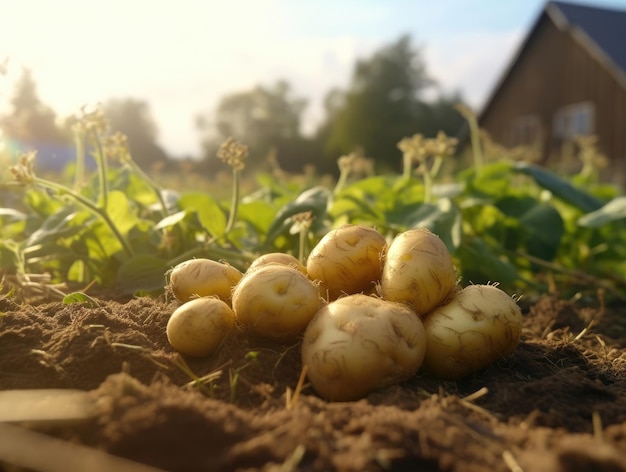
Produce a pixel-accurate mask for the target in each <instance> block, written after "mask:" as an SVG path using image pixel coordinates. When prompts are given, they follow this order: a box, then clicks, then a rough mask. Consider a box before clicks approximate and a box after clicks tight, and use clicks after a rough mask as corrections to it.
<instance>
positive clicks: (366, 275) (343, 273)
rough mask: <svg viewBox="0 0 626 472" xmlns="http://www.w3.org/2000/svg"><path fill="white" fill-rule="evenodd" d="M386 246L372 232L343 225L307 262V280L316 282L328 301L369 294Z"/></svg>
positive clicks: (323, 240) (314, 251)
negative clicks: (343, 296)
mask: <svg viewBox="0 0 626 472" xmlns="http://www.w3.org/2000/svg"><path fill="white" fill-rule="evenodd" d="M386 245H387V242H386V240H385V238H384V236H383V235H382V234H380V233H379V232H378V231H377V230H376V229H374V228H371V227H368V226H364V225H344V226H341V227H339V228H337V229H334V230H332V231H329V232H328V233H327V234H326V235H325V236H324V237H323V238H322V239H321V240H320V241H319V243H317V245H316V246H315V247H314V248H313V250H312V251H311V253H310V254H309V257H308V259H307V264H306V270H307V273H308V274H309V278H310V279H312V280H317V281H319V282H320V291H321V292H322V293H323V294H324V292H326V294H327V297H325V298H327V299H328V300H336V299H337V298H338V297H339V296H341V295H350V294H354V293H369V292H370V291H371V289H372V287H374V286H375V285H376V284H377V283H379V281H380V276H381V274H382V267H383V266H382V254H383V252H384V249H385V247H386Z"/></svg>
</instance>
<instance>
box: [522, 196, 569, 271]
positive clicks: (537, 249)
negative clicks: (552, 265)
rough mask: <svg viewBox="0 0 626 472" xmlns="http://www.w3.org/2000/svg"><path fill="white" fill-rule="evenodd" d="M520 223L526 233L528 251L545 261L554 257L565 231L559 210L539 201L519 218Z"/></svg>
mask: <svg viewBox="0 0 626 472" xmlns="http://www.w3.org/2000/svg"><path fill="white" fill-rule="evenodd" d="M520 224H521V227H522V228H524V231H525V232H526V233H527V235H528V236H527V239H526V248H527V250H528V253H529V254H531V255H533V256H536V257H540V258H541V259H544V260H547V261H549V260H552V259H554V256H555V255H556V253H557V251H558V249H559V244H560V242H561V238H562V237H563V234H564V233H565V224H564V223H563V219H562V218H561V215H560V214H559V212H558V211H556V210H555V209H554V208H553V207H551V206H550V205H547V204H545V203H540V204H538V205H536V206H534V207H533V208H531V209H530V210H529V211H527V212H526V213H525V214H524V215H523V216H522V217H521V218H520Z"/></svg>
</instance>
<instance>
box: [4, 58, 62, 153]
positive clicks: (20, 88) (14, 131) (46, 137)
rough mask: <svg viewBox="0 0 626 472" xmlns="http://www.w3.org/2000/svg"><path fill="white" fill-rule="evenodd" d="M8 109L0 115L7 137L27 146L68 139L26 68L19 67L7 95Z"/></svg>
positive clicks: (51, 143) (58, 142) (46, 144)
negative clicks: (42, 99)
mask: <svg viewBox="0 0 626 472" xmlns="http://www.w3.org/2000/svg"><path fill="white" fill-rule="evenodd" d="M10 106H11V109H10V111H9V112H8V114H6V115H5V116H2V117H0V129H1V130H2V133H3V134H4V136H5V138H7V139H8V140H9V141H13V142H15V143H19V144H20V145H29V146H36V147H40V146H54V145H61V144H65V143H67V142H68V141H69V138H68V136H67V134H66V133H64V132H63V131H62V129H61V128H60V127H59V126H58V125H57V123H56V114H55V113H54V111H53V110H52V108H50V107H49V106H47V105H46V104H44V103H43V102H42V101H41V100H40V98H39V95H38V93H37V84H36V83H35V79H34V78H33V76H32V73H31V71H30V70H29V69H23V70H22V75H21V77H20V78H19V80H18V81H17V83H16V85H15V88H14V91H13V94H12V95H11V98H10Z"/></svg>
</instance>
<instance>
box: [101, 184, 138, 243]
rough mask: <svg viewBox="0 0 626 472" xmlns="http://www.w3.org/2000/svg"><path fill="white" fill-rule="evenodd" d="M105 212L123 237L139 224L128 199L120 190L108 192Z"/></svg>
mask: <svg viewBox="0 0 626 472" xmlns="http://www.w3.org/2000/svg"><path fill="white" fill-rule="evenodd" d="M106 211H107V213H108V215H109V218H111V220H112V221H113V223H114V224H115V226H116V227H117V229H118V230H119V231H120V233H122V234H123V235H124V236H126V235H127V234H128V232H129V231H130V230H131V229H132V228H133V227H134V226H135V225H136V224H137V223H138V222H139V218H138V217H137V215H136V214H135V212H134V211H133V208H132V207H131V204H130V201H129V200H128V197H127V196H126V195H125V194H124V193H123V192H122V191H120V190H113V191H111V192H109V200H108V204H107V208H106Z"/></svg>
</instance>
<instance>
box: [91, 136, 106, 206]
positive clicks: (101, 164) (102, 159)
mask: <svg viewBox="0 0 626 472" xmlns="http://www.w3.org/2000/svg"><path fill="white" fill-rule="evenodd" d="M92 135H93V138H94V144H95V146H96V153H95V155H96V162H97V163H98V175H99V178H100V201H101V202H102V204H101V205H100V207H101V208H107V206H108V203H109V179H108V164H107V160H106V156H105V155H104V150H103V149H102V140H101V139H100V134H99V133H98V131H96V130H93V131H92Z"/></svg>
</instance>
